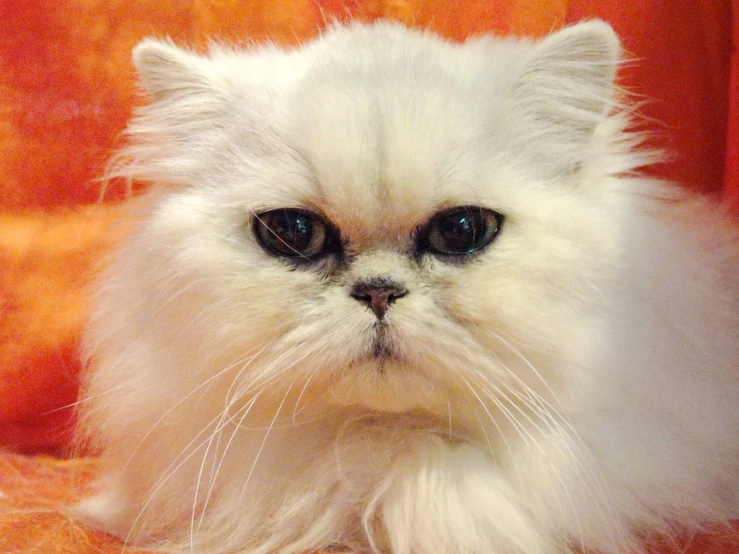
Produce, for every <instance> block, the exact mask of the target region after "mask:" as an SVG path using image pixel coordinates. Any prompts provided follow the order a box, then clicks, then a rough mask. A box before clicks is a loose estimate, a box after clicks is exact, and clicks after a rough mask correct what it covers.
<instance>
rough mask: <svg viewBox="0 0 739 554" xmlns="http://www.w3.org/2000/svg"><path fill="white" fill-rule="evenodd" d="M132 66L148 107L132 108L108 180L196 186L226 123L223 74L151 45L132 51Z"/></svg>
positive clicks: (168, 46)
mask: <svg viewBox="0 0 739 554" xmlns="http://www.w3.org/2000/svg"><path fill="white" fill-rule="evenodd" d="M133 63H134V66H135V67H136V69H137V70H138V72H139V75H140V78H141V84H142V86H143V88H144V89H145V90H146V92H147V93H148V94H149V96H150V97H151V100H152V102H150V103H149V104H147V105H144V106H141V107H139V108H137V110H136V112H135V116H134V118H133V119H132V120H131V121H130V122H129V124H128V128H127V130H126V134H127V135H128V137H129V141H128V144H127V145H126V146H125V147H124V148H123V149H122V150H121V151H120V152H119V154H118V155H117V156H116V158H114V160H113V163H111V165H110V167H109V169H108V172H107V177H108V178H123V179H126V180H129V181H131V180H142V181H158V182H165V183H172V184H188V183H190V182H196V180H197V171H198V169H199V168H201V167H202V166H203V164H204V160H207V152H208V151H209V150H210V149H212V148H213V143H214V140H215V139H216V138H217V137H218V134H219V132H221V130H222V127H223V121H224V119H225V118H224V110H226V109H227V106H228V102H227V99H228V90H229V88H228V86H227V83H226V77H225V76H224V75H223V71H222V70H221V69H220V68H219V67H218V64H217V63H215V62H214V61H213V59H212V58H210V57H208V56H201V55H198V54H195V53H193V52H191V51H189V50H185V49H182V48H178V47H177V46H175V45H174V44H172V43H171V42H168V41H161V40H155V39H145V40H144V41H143V42H141V43H140V44H139V45H138V46H136V48H134V50H133Z"/></svg>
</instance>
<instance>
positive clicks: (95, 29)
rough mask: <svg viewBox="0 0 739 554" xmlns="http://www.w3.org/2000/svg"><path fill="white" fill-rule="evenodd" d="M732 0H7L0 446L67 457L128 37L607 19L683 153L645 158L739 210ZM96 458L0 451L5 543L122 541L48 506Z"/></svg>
mask: <svg viewBox="0 0 739 554" xmlns="http://www.w3.org/2000/svg"><path fill="white" fill-rule="evenodd" d="M733 7H734V12H733V19H732V13H731V9H732V8H731V3H730V0H711V2H704V1H703V0H681V2H662V1H660V0H569V1H568V0H495V1H491V0H457V1H455V2H448V1H447V0H239V1H234V0H212V1H209V2H206V1H204V0H122V1H120V2H113V3H111V2H108V1H106V0H55V1H54V2H50V1H46V0H28V1H24V2H21V1H18V2H0V447H4V448H6V449H12V450H15V451H17V452H27V453H40V452H45V453H54V454H60V453H62V452H63V450H64V448H65V445H67V443H68V439H69V433H70V430H71V427H72V425H73V423H74V422H73V417H72V411H71V410H70V409H68V408H67V409H63V408H62V407H63V406H65V405H68V404H70V403H71V402H73V401H74V397H75V394H76V388H77V376H78V373H79V370H80V366H79V361H78V349H79V346H78V340H79V334H80V329H81V326H82V323H83V321H84V318H85V312H86V308H87V302H88V301H87V294H86V292H85V290H86V286H87V284H88V283H89V281H90V278H91V276H92V275H93V274H94V270H95V268H96V267H97V265H98V262H99V260H100V259H101V258H102V257H103V256H104V254H105V253H106V252H107V251H109V250H110V249H111V247H112V246H114V245H115V244H116V242H117V241H118V240H119V239H120V235H121V233H123V232H125V230H124V228H123V227H120V226H118V225H115V223H116V222H118V221H119V220H120V218H121V212H125V210H126V207H125V205H123V206H118V203H119V202H120V201H121V199H122V198H123V197H124V194H125V191H124V188H123V187H122V186H113V187H112V188H111V190H109V191H108V193H107V194H106V198H105V203H104V204H103V205H101V206H98V207H92V206H93V205H94V204H95V203H96V202H97V199H98V195H99V186H98V185H97V184H96V183H95V182H94V181H93V180H94V178H96V177H98V176H100V175H101V173H102V170H103V167H104V163H105V161H106V160H107V159H108V157H109V155H110V153H111V152H112V151H113V150H114V149H115V148H116V147H117V146H118V145H119V144H120V143H121V138H120V136H121V132H122V130H123V128H124V126H125V122H126V120H127V119H128V118H129V116H130V113H131V107H132V105H133V104H134V103H135V101H136V100H135V88H134V83H135V79H134V74H133V68H132V66H131V63H130V50H131V48H132V47H133V45H134V44H135V43H136V42H138V41H139V40H140V39H141V38H143V37H144V36H148V35H158V36H165V35H167V36H171V37H172V38H173V39H175V40H176V41H178V42H184V43H192V44H196V45H202V44H203V43H204V42H205V40H206V39H207V37H211V36H219V37H221V38H224V39H226V40H229V39H233V40H238V39H240V38H244V37H250V38H254V39H257V40H260V39H264V38H270V39H272V40H275V41H277V42H280V43H284V44H292V43H296V42H299V41H301V40H304V39H306V38H308V37H310V36H313V35H314V34H315V33H316V32H318V30H319V28H320V27H321V26H323V25H324V24H325V22H326V21H330V20H331V19H334V18H336V19H340V20H343V19H348V18H353V19H360V20H365V21H370V20H374V19H377V18H381V17H386V18H391V19H396V20H400V21H403V22H406V23H407V24H409V25H417V26H422V27H431V28H432V29H434V30H436V31H438V32H440V33H441V34H443V35H445V36H448V37H450V38H453V39H456V40H461V39H463V38H464V37H466V36H468V35H469V34H472V33H481V32H487V31H497V32H501V33H508V34H525V35H531V36H540V35H543V34H546V33H547V32H549V31H550V30H552V29H555V28H557V27H559V26H561V25H562V24H563V23H565V22H571V21H575V20H578V19H582V18H588V17H601V18H603V19H606V20H608V21H610V22H611V23H612V24H613V25H614V26H615V27H616V29H617V31H618V32H619V33H620V34H621V35H622V37H623V38H624V42H625V45H626V48H627V50H628V51H629V52H630V53H631V54H633V55H634V56H636V57H638V58H639V62H638V63H636V64H634V65H632V66H630V67H629V68H627V70H626V71H625V73H624V82H625V84H626V85H627V86H628V87H629V88H630V89H631V90H633V91H634V92H636V93H639V94H641V95H644V96H645V97H647V98H649V99H650V102H649V103H647V104H646V105H645V107H644V113H645V114H646V115H647V116H648V118H649V119H648V120H647V122H646V124H645V126H646V128H648V129H651V130H652V131H653V132H655V135H656V136H655V138H654V142H655V143H656V144H660V145H664V146H666V147H667V148H669V149H670V150H672V151H674V152H675V153H676V156H675V158H674V159H673V160H672V161H670V162H669V163H667V164H665V165H663V166H661V167H659V168H657V169H656V172H657V173H658V174H660V175H664V176H668V177H670V178H672V179H675V180H677V181H680V182H682V183H684V185H685V186H688V187H690V188H693V189H695V190H700V191H705V192H711V193H716V194H718V193H720V192H722V187H723V195H724V197H725V199H726V201H727V202H729V203H730V204H733V205H734V206H735V207H736V208H737V212H739V178H738V176H739V154H738V152H737V149H738V148H739V146H738V143H739V125H738V124H737V120H738V119H739V114H737V109H739V108H738V107H739V97H738V94H739V93H738V92H737V91H738V89H739V84H737V79H739V77H738V75H739V60H738V58H737V53H736V45H737V44H739V40H738V39H737V36H739V31H738V30H737V29H739V22H738V21H737V16H738V14H739V0H734V2H733ZM732 21H733V23H732ZM732 25H733V32H734V46H735V48H734V54H733V58H731V55H732V54H731V52H732V50H731V32H732ZM730 65H731V66H732V67H733V81H732V83H733V84H732V85H731V87H733V88H731V90H732V91H733V92H732V93H731V94H733V97H732V98H733V99H732V100H731V101H729V94H730V92H729V91H730V77H729V66H730ZM730 110H731V113H732V115H731V116H730V117H729V115H728V113H729V111H730ZM727 121H729V124H728V133H729V136H730V137H731V138H729V139H728V142H727ZM660 122H662V123H660ZM727 144H728V148H727V146H726V145H727ZM727 152H728V153H727ZM724 168H725V177H724ZM722 183H723V185H722ZM96 471H97V466H96V464H95V462H94V460H86V459H74V460H68V461H60V460H55V459H52V458H36V459H31V458H22V457H18V456H13V455H8V456H5V457H4V458H0V552H10V551H21V552H38V553H39V554H43V553H47V552H58V553H62V552H69V553H72V552H74V553H82V554H84V553H85V552H90V553H92V552H114V551H116V552H118V551H119V548H120V544H118V543H116V542H115V541H111V540H109V539H106V538H105V537H101V536H99V535H96V534H94V533H89V532H85V531H83V530H81V529H79V528H77V527H75V526H74V525H72V524H71V522H70V521H69V520H68V519H66V518H65V517H64V516H63V515H62V511H61V510H60V508H59V506H60V505H62V504H68V503H71V502H73V501H74V500H75V499H76V498H78V497H79V496H80V495H82V494H83V493H84V491H85V490H87V489H86V487H87V483H88V482H89V480H90V479H91V478H92V477H93V476H94V475H95V474H96ZM725 534H726V533H724V532H717V533H716V534H714V536H713V537H706V536H702V537H700V538H699V539H696V541H697V542H695V543H693V545H692V547H691V549H690V550H688V551H689V552H693V553H695V554H697V553H698V552H705V553H708V552H737V553H739V547H736V546H733V545H730V543H729V542H727V541H726V540H725V539H724V538H721V537H722V536H723V535H725ZM701 541H703V542H701ZM668 550H669V549H665V550H663V551H661V552H667V551H668ZM676 551H677V550H676Z"/></svg>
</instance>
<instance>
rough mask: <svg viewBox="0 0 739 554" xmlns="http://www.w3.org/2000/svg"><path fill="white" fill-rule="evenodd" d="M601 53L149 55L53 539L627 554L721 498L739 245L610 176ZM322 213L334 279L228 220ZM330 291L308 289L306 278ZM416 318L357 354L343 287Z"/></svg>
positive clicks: (429, 50)
mask: <svg viewBox="0 0 739 554" xmlns="http://www.w3.org/2000/svg"><path fill="white" fill-rule="evenodd" d="M618 56H619V46H618V41H617V39H616V37H615V35H614V34H613V31H612V30H611V29H610V27H608V26H607V25H606V24H604V23H600V22H589V23H583V24H580V25H577V26H574V27H571V28H568V29H565V30H563V31H561V32H558V33H556V34H554V35H552V36H551V37H549V38H546V39H544V40H542V41H540V42H536V43H534V42H530V41H527V40H513V39H500V38H494V37H480V38H473V39H470V40H468V41H467V42H466V43H464V44H451V43H448V42H444V41H442V40H441V39H439V38H438V37H436V36H434V35H432V34H430V33H423V32H418V31H410V30H407V29H405V28H403V27H401V26H398V25H394V24H388V23H381V24H376V25H372V26H363V25H358V24H353V25H350V26H347V27H336V28H332V29H330V30H329V31H328V32H326V33H325V34H324V35H323V36H321V37H320V38H318V39H316V40H315V41H313V42H311V43H309V44H307V45H305V46H304V47H302V48H300V49H297V50H283V49H280V48H278V47H275V46H262V47H258V48H256V47H255V48H253V49H251V50H245V51H241V50H230V49H228V48H225V47H221V46H218V47H213V49H212V51H211V52H210V54H209V55H208V56H207V57H206V56H200V55H196V54H194V53H191V52H187V51H184V50H180V49H178V48H176V47H175V46H173V45H171V44H168V43H164V42H158V41H153V40H147V41H144V42H143V43H142V44H141V45H139V46H138V47H137V49H136V50H135V52H134V60H135V63H136V66H137V68H138V69H139V72H140V74H141V77H142V81H143V84H144V86H145V88H146V89H147V90H148V92H149V94H150V96H151V98H152V100H153V102H152V104H151V105H149V106H147V107H145V108H143V109H142V110H141V111H140V112H139V114H138V115H137V117H136V118H134V120H133V122H132V123H131V125H130V128H129V132H130V135H131V139H132V141H131V146H129V147H128V148H127V149H126V150H124V152H123V153H122V154H121V157H120V158H119V160H118V165H117V166H116V169H115V170H114V176H118V177H126V178H134V179H143V180H150V181H155V182H160V183H162V184H164V185H166V186H165V187H163V188H159V189H158V190H157V192H153V193H152V195H151V201H150V202H149V204H148V206H147V208H146V209H145V210H144V211H143V212H142V213H141V215H140V223H139V226H138V230H137V231H136V232H135V233H134V235H133V236H132V237H131V239H130V240H129V241H128V242H127V244H125V245H124V246H123V247H122V248H121V250H120V252H118V253H117V255H116V256H115V257H114V259H113V260H112V262H111V264H110V266H109V267H108V269H107V270H106V271H105V273H104V274H103V276H102V278H101V280H100V282H99V286H98V292H97V296H96V300H95V308H94V311H93V314H92V320H91V323H90V326H89V328H88V331H87V335H86V339H87V340H86V345H87V353H88V356H89V358H90V371H89V373H88V374H87V376H86V383H85V387H84V392H83V395H82V398H81V404H80V408H81V418H82V424H83V440H88V441H92V443H93V444H94V445H97V447H98V448H100V449H101V451H102V452H103V455H104V459H105V460H106V462H107V463H108V467H109V474H108V475H107V476H106V478H105V479H104V480H103V481H102V482H101V484H100V486H101V492H100V494H99V495H97V496H95V497H93V498H91V499H89V500H86V501H85V502H83V503H82V504H81V505H79V506H78V507H77V508H76V513H77V514H78V515H79V516H80V517H83V518H85V519H87V520H88V521H91V522H93V523H94V524H95V525H96V526H98V527H101V528H105V529H107V530H108V531H111V532H113V533H115V534H117V535H119V536H121V537H123V538H125V539H126V540H128V541H129V542H131V543H135V544H140V545H145V546H147V547H158V548H161V549H163V550H166V551H172V552H185V551H187V552H190V551H193V552H198V553H214V554H215V553H232V552H238V553H244V554H246V553H248V554H269V553H280V554H297V553H300V552H306V551H311V550H313V549H317V548H321V547H326V546H329V545H334V544H343V545H346V546H348V547H351V548H353V549H356V550H357V551H367V550H369V551H373V552H392V553H393V554H436V553H439V552H444V553H460V554H462V553H465V554H472V553H480V554H482V553H496V554H501V553H525V554H531V553H549V552H568V551H569V550H570V548H571V547H572V546H573V545H574V546H577V545H585V546H587V547H590V548H595V549H599V550H601V551H602V552H604V553H615V552H630V551H636V550H637V548H638V547H637V539H639V537H641V536H642V535H644V534H649V533H652V532H670V531H671V530H673V529H676V528H679V527H688V528H693V527H695V526H698V525H701V524H702V523H704V522H707V521H713V520H718V521H723V520H724V519H725V518H727V517H728V515H729V511H728V510H729V507H730V505H731V503H732V502H735V501H736V497H735V493H736V485H737V484H738V483H739V440H737V433H738V432H739V408H738V407H737V406H738V403H739V369H738V366H739V363H738V362H739V294H738V291H739V279H738V277H737V275H738V267H739V241H738V240H737V234H736V231H735V229H734V228H733V227H732V226H730V225H729V223H727V222H726V220H724V219H723V218H722V216H721V214H720V213H719V212H718V210H717V209H716V208H715V207H713V206H711V205H709V204H708V203H707V202H705V201H703V200H698V199H692V200H691V199H687V198H682V196H681V195H679V194H677V193H675V192H667V191H668V190H670V189H667V188H665V187H663V186H662V185H661V184H659V183H656V182H653V181H649V180H647V179H644V178H639V177H638V176H636V174H635V173H634V170H635V169H636V168H638V167H639V166H642V165H644V164H645V163H646V162H647V161H649V159H650V156H649V154H648V153H647V154H645V153H638V152H637V151H635V150H634V145H635V144H636V143H637V142H638V137H637V136H635V135H633V134H630V133H628V132H626V131H625V126H626V125H627V123H628V119H627V117H626V115H625V113H624V110H623V109H619V107H618V105H617V102H616V98H615V93H614V86H613V78H614V73H615V70H616V65H617V62H618ZM459 205H479V206H485V207H488V208H492V209H495V210H497V211H499V212H501V213H503V214H504V215H505V217H506V220H505V222H504V224H503V228H502V232H501V234H500V236H499V237H498V239H497V240H496V241H495V242H494V243H493V244H492V245H491V246H490V247H489V248H488V249H487V250H486V251H485V252H484V253H482V254H480V255H478V256H477V257H476V258H475V259H474V260H471V261H469V263H466V264H451V263H446V262H444V261H443V260H436V259H433V258H432V257H426V258H423V259H421V260H416V259H414V258H413V256H412V255H410V254H409V252H410V250H411V249H412V237H413V233H414V230H415V229H416V228H417V227H418V226H420V225H423V224H424V223H425V222H427V221H428V220H429V219H430V218H431V217H432V216H433V215H434V214H435V213H437V212H438V211H439V210H440V209H442V208H446V207H451V206H459ZM278 207H305V208H308V209H311V210H313V211H317V212H320V213H322V214H323V215H324V216H325V217H326V218H327V219H328V220H330V221H331V222H333V224H334V225H336V227H337V228H338V229H339V230H340V232H341V234H342V237H343V239H344V241H345V249H346V251H347V255H348V258H347V259H348V262H347V263H346V264H345V265H344V266H341V267H340V268H334V269H333V270H325V271H324V270H320V269H300V270H291V268H290V267H289V266H288V265H286V264H285V263H284V262H283V261H281V260H279V259H275V258H274V257H271V256H268V255H267V254H265V253H264V252H263V251H262V249H261V248H260V247H259V245H258V244H257V243H256V241H255V239H254V238H253V235H252V231H251V229H250V228H249V226H250V221H251V214H253V213H256V212H260V211H264V210H267V209H273V208H278ZM326 271H328V273H326ZM373 276H375V277H376V276H387V277H392V278H393V279H394V280H396V281H399V282H401V283H402V284H403V285H404V286H405V287H406V288H407V289H408V291H409V293H408V294H407V296H405V297H403V298H401V299H399V300H397V301H396V302H395V303H394V304H393V305H392V307H391V308H390V311H389V312H388V314H387V323H388V328H389V331H390V335H389V336H390V340H391V342H392V345H393V348H394V349H395V351H396V353H397V357H396V358H395V359H394V360H391V361H389V362H386V363H384V365H383V366H382V368H379V367H378V363H377V362H376V361H375V360H374V358H372V357H371V356H370V357H368V353H369V352H370V351H371V348H372V347H371V343H372V340H371V338H372V334H373V333H374V331H373V329H374V323H375V317H374V315H373V314H372V313H371V312H370V311H369V310H367V309H366V307H365V306H364V305H363V304H361V303H359V302H357V301H356V300H355V299H353V298H352V297H351V296H350V294H349V290H350V287H351V285H352V284H353V283H355V282H357V281H358V280H361V279H362V278H366V277H373Z"/></svg>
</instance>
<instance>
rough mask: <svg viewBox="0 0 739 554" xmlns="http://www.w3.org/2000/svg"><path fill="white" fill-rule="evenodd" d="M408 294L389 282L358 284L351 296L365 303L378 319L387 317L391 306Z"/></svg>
mask: <svg viewBox="0 0 739 554" xmlns="http://www.w3.org/2000/svg"><path fill="white" fill-rule="evenodd" d="M406 294H408V291H407V290H406V289H405V288H403V287H402V286H400V285H397V284H395V283H388V282H384V281H383V282H374V283H373V282H368V283H358V284H356V285H354V287H353V288H352V292H351V296H352V298H354V299H355V300H358V301H359V302H363V303H364V304H366V305H367V307H368V308H369V309H370V310H372V311H373V312H374V313H375V315H376V316H377V318H378V319H382V318H383V317H385V314H386V313H387V311H388V309H389V308H390V304H392V303H393V302H395V301H396V300H397V299H398V298H402V297H403V296H405V295H406Z"/></svg>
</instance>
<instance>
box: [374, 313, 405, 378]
mask: <svg viewBox="0 0 739 554" xmlns="http://www.w3.org/2000/svg"><path fill="white" fill-rule="evenodd" d="M370 344H371V348H370V350H369V352H368V354H367V358H369V359H370V360H372V361H374V362H375V363H378V364H379V365H380V368H382V367H383V366H384V365H385V364H386V363H388V362H402V361H403V356H402V354H401V352H400V351H399V350H398V347H397V344H396V341H394V340H393V338H392V336H391V334H390V330H389V328H388V326H387V325H386V324H385V323H382V322H379V323H378V324H377V325H376V326H375V328H374V333H373V337H372V340H371V343H370Z"/></svg>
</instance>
